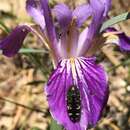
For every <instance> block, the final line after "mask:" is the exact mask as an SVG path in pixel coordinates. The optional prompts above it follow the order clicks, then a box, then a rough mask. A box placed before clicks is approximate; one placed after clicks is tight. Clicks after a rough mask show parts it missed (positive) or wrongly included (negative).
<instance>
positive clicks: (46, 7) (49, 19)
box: [40, 0, 60, 64]
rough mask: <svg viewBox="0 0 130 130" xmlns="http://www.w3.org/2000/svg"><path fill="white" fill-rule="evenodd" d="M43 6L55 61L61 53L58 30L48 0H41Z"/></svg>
mask: <svg viewBox="0 0 130 130" xmlns="http://www.w3.org/2000/svg"><path fill="white" fill-rule="evenodd" d="M40 3H41V8H42V9H43V13H44V18H45V24H46V32H47V37H48V40H49V42H50V44H51V50H54V51H53V52H52V53H53V55H54V58H55V62H56V64H57V61H58V60H59V59H60V54H59V52H58V44H57V43H58V41H57V37H56V31H55V27H54V24H53V20H52V15H51V9H50V7H49V3H48V0H40Z"/></svg>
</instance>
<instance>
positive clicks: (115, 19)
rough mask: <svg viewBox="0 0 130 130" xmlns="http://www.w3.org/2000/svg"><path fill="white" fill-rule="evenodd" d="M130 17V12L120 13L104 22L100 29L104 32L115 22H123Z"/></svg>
mask: <svg viewBox="0 0 130 130" xmlns="http://www.w3.org/2000/svg"><path fill="white" fill-rule="evenodd" d="M128 19H130V12H126V13H123V14H120V15H118V16H116V17H113V18H111V19H110V20H108V21H106V22H104V23H103V25H102V27H101V29H100V32H103V31H104V30H105V29H107V28H108V27H110V26H112V25H114V24H117V23H119V22H122V21H125V20H128Z"/></svg>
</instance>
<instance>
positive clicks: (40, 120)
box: [0, 0, 130, 130]
mask: <svg viewBox="0 0 130 130" xmlns="http://www.w3.org/2000/svg"><path fill="white" fill-rule="evenodd" d="M62 1H63V2H66V3H68V4H69V5H70V6H72V5H73V2H76V5H79V4H81V3H84V0H77V1H76V0H75V1H73V2H70V0H50V2H51V5H55V4H56V3H57V2H62ZM25 2H26V1H25V0H0V39H2V38H3V37H5V36H6V35H7V34H8V30H10V29H12V28H14V27H15V26H16V25H17V24H19V23H25V22H33V21H32V19H31V18H30V17H29V16H28V14H27V13H26V10H25ZM127 11H130V0H112V9H111V11H110V16H116V15H118V14H120V13H123V12H127ZM4 25H5V26H7V29H3V26H4ZM116 26H117V27H118V28H119V29H121V30H122V31H124V32H125V33H126V34H127V35H129V36H130V21H127V22H123V23H120V24H118V25H116ZM24 46H26V47H28V48H29V47H30V48H43V47H44V46H43V45H41V44H40V43H38V40H37V38H36V37H34V36H32V35H31V34H30V35H29V36H28V37H27V38H26V40H25V42H24ZM97 57H98V59H97V60H98V62H101V64H102V65H103V66H104V67H105V69H106V71H107V72H108V75H109V86H110V97H109V101H108V105H107V107H106V109H105V110H104V113H103V117H102V119H101V121H99V123H98V125H97V126H96V128H94V129H92V130H130V53H121V52H120V51H119V49H118V48H117V47H115V46H107V47H105V48H103V49H102V53H101V54H97ZM52 69H53V68H52V63H51V60H50V57H49V55H48V51H47V50H45V52H44V53H43V54H18V55H16V56H15V57H13V58H6V57H4V56H2V55H0V130H47V129H48V130H49V129H50V128H49V126H50V125H49V124H50V123H51V117H50V114H49V111H48V104H47V101H46V96H45V93H44V89H43V88H44V85H45V82H46V81H47V79H48V76H49V74H50V73H51V71H52ZM52 130H53V129H52ZM57 130H58V129H57Z"/></svg>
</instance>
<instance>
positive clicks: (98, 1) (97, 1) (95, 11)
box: [80, 0, 111, 55]
mask: <svg viewBox="0 0 130 130" xmlns="http://www.w3.org/2000/svg"><path fill="white" fill-rule="evenodd" d="M89 4H90V6H91V8H92V22H91V24H90V26H89V29H88V33H87V35H86V40H85V42H84V45H83V47H82V49H81V53H80V55H85V53H86V52H87V51H88V49H89V48H92V47H91V46H92V44H93V39H94V38H96V37H98V34H99V30H100V27H101V25H102V23H103V21H104V20H105V19H106V17H107V15H108V11H109V9H110V6H111V0H90V2H89Z"/></svg>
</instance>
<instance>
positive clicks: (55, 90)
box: [46, 57, 109, 130]
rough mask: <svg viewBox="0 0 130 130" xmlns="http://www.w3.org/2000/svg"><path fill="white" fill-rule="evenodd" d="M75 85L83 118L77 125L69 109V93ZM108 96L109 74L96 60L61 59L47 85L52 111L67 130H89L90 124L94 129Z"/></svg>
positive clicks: (81, 117)
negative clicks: (87, 129) (107, 74)
mask: <svg viewBox="0 0 130 130" xmlns="http://www.w3.org/2000/svg"><path fill="white" fill-rule="evenodd" d="M72 61H73V62H72ZM74 85H75V86H74ZM72 86H74V87H77V88H78V90H79V92H80V97H81V98H80V102H81V106H80V108H81V113H80V114H81V115H80V119H78V120H76V119H75V120H76V121H75V122H74V121H73V120H72V119H71V118H70V116H69V113H68V107H67V100H68V99H67V94H68V91H69V90H70V89H71V87H72ZM108 93H109V92H108V84H107V78H106V73H105V71H104V69H103V68H102V67H101V66H99V65H96V64H95V58H83V57H82V58H77V59H68V60H67V59H66V60H62V61H61V62H60V63H59V64H58V66H57V69H56V70H55V71H54V72H53V73H52V75H51V77H50V79H49V81H48V83H47V86H46V94H47V98H48V102H49V107H50V112H51V114H52V116H53V118H54V119H55V120H57V122H58V123H60V124H61V125H63V126H64V127H65V129H66V130H72V129H73V130H86V128H88V127H89V126H90V125H91V126H95V124H96V123H97V121H98V120H99V119H100V117H101V113H102V111H103V108H104V106H105V105H106V102H107V99H108ZM73 105H74V104H73Z"/></svg>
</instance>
